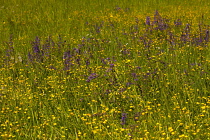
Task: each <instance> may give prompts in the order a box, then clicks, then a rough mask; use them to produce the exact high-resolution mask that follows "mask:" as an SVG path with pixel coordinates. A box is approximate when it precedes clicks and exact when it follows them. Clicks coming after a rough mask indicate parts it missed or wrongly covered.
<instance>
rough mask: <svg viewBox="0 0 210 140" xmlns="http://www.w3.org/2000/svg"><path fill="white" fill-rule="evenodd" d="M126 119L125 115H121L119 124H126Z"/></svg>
mask: <svg viewBox="0 0 210 140" xmlns="http://www.w3.org/2000/svg"><path fill="white" fill-rule="evenodd" d="M126 118H127V114H126V113H122V117H121V124H122V125H125V123H126Z"/></svg>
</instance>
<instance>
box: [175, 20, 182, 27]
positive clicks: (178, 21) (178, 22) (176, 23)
mask: <svg viewBox="0 0 210 140" xmlns="http://www.w3.org/2000/svg"><path fill="white" fill-rule="evenodd" d="M174 25H175V26H180V25H182V22H181V20H180V19H177V20H176V21H174Z"/></svg>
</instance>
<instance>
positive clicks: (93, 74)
mask: <svg viewBox="0 0 210 140" xmlns="http://www.w3.org/2000/svg"><path fill="white" fill-rule="evenodd" d="M97 77H98V75H97V74H96V73H91V74H90V76H88V79H87V80H86V82H90V81H91V80H93V79H95V78H97Z"/></svg>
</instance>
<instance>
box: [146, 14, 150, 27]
mask: <svg viewBox="0 0 210 140" xmlns="http://www.w3.org/2000/svg"><path fill="white" fill-rule="evenodd" d="M146 25H150V17H149V16H147V17H146Z"/></svg>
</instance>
